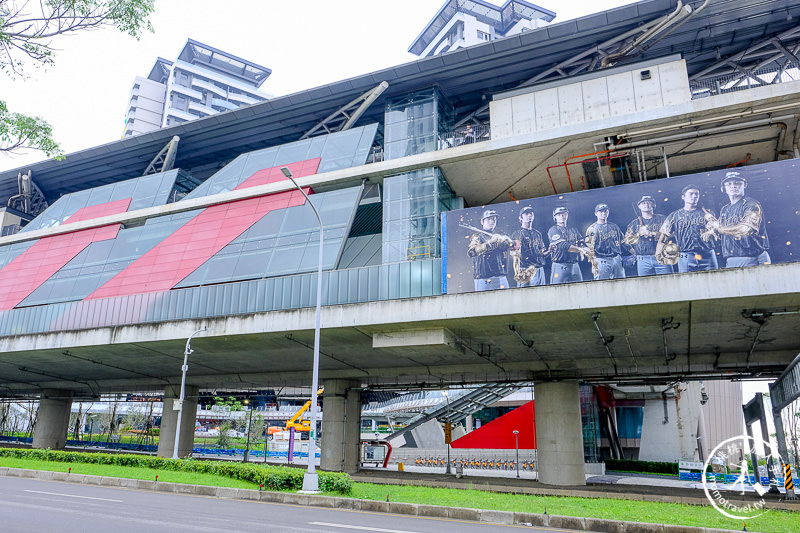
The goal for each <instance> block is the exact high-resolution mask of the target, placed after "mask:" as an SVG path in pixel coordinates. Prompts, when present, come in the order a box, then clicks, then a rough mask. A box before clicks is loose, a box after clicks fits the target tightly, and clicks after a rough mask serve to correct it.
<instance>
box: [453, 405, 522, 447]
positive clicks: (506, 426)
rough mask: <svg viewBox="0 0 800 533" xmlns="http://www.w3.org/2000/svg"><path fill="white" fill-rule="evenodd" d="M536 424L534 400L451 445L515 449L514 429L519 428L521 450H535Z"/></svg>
mask: <svg viewBox="0 0 800 533" xmlns="http://www.w3.org/2000/svg"><path fill="white" fill-rule="evenodd" d="M535 426H536V419H535V415H534V407H533V401H530V402H528V403H526V404H524V405H521V406H519V407H517V408H516V409H514V410H513V411H511V412H509V413H506V414H504V415H503V416H501V417H499V418H496V419H494V420H492V421H491V422H489V423H488V424H484V425H483V426H481V427H479V428H478V429H476V430H474V431H472V432H470V433H467V434H466V435H464V436H463V437H461V438H460V439H456V440H454V441H453V442H452V443H451V444H450V446H452V447H453V448H478V449H490V450H513V449H515V442H514V430H517V431H519V448H520V450H535V449H536V430H535Z"/></svg>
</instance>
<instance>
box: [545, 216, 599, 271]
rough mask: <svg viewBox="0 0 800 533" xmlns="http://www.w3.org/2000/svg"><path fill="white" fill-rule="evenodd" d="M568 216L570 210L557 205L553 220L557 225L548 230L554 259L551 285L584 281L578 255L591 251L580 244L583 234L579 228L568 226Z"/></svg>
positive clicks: (551, 254) (551, 256)
mask: <svg viewBox="0 0 800 533" xmlns="http://www.w3.org/2000/svg"><path fill="white" fill-rule="evenodd" d="M568 218H569V211H568V210H567V208H566V207H556V208H555V209H554V210H553V220H555V222H556V225H555V226H553V227H551V228H550V230H549V231H548V232H547V237H548V239H549V240H550V258H551V259H552V261H553V266H552V268H551V270H550V284H551V285H555V284H557V283H572V282H574V281H583V275H582V274H581V268H580V265H579V264H578V256H579V254H587V255H588V253H589V251H588V249H586V248H583V247H581V246H579V243H580V241H581V234H580V232H579V231H578V230H577V229H575V228H572V227H568V226H567V219H568Z"/></svg>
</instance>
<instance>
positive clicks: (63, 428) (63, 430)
mask: <svg viewBox="0 0 800 533" xmlns="http://www.w3.org/2000/svg"><path fill="white" fill-rule="evenodd" d="M72 396H73V392H72V391H67V390H59V389H45V390H44V391H43V392H42V396H41V399H40V400H39V413H38V415H37V416H36V426H35V427H34V430H33V447H34V448H45V449H46V448H50V449H51V450H63V449H64V448H65V447H66V446H67V431H68V430H69V413H70V410H71V409H72Z"/></svg>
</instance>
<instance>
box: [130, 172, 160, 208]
mask: <svg viewBox="0 0 800 533" xmlns="http://www.w3.org/2000/svg"><path fill="white" fill-rule="evenodd" d="M161 178H162V176H161V175H160V174H151V175H149V176H142V177H141V178H139V179H137V180H136V190H135V192H134V195H133V201H132V202H131V205H130V208H129V210H130V211H135V210H136V209H143V208H145V207H151V206H152V205H153V203H154V200H155V197H156V194H157V193H158V187H159V185H160V184H161Z"/></svg>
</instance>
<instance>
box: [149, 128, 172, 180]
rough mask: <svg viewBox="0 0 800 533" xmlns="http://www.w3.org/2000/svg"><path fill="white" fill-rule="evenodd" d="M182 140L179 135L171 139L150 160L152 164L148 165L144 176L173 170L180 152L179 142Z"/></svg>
mask: <svg viewBox="0 0 800 533" xmlns="http://www.w3.org/2000/svg"><path fill="white" fill-rule="evenodd" d="M180 140H181V138H180V137H178V136H177V135H176V136H174V137H173V138H172V139H170V141H169V142H168V143H167V144H166V145H164V148H162V149H161V151H159V152H158V154H156V156H155V157H154V158H153V160H152V161H150V164H149V165H147V168H146V169H145V171H144V173H143V174H142V176H147V175H149V174H158V173H159V172H166V171H167V170H171V169H172V165H174V164H175V156H176V155H177V154H178V143H179V142H180Z"/></svg>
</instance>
